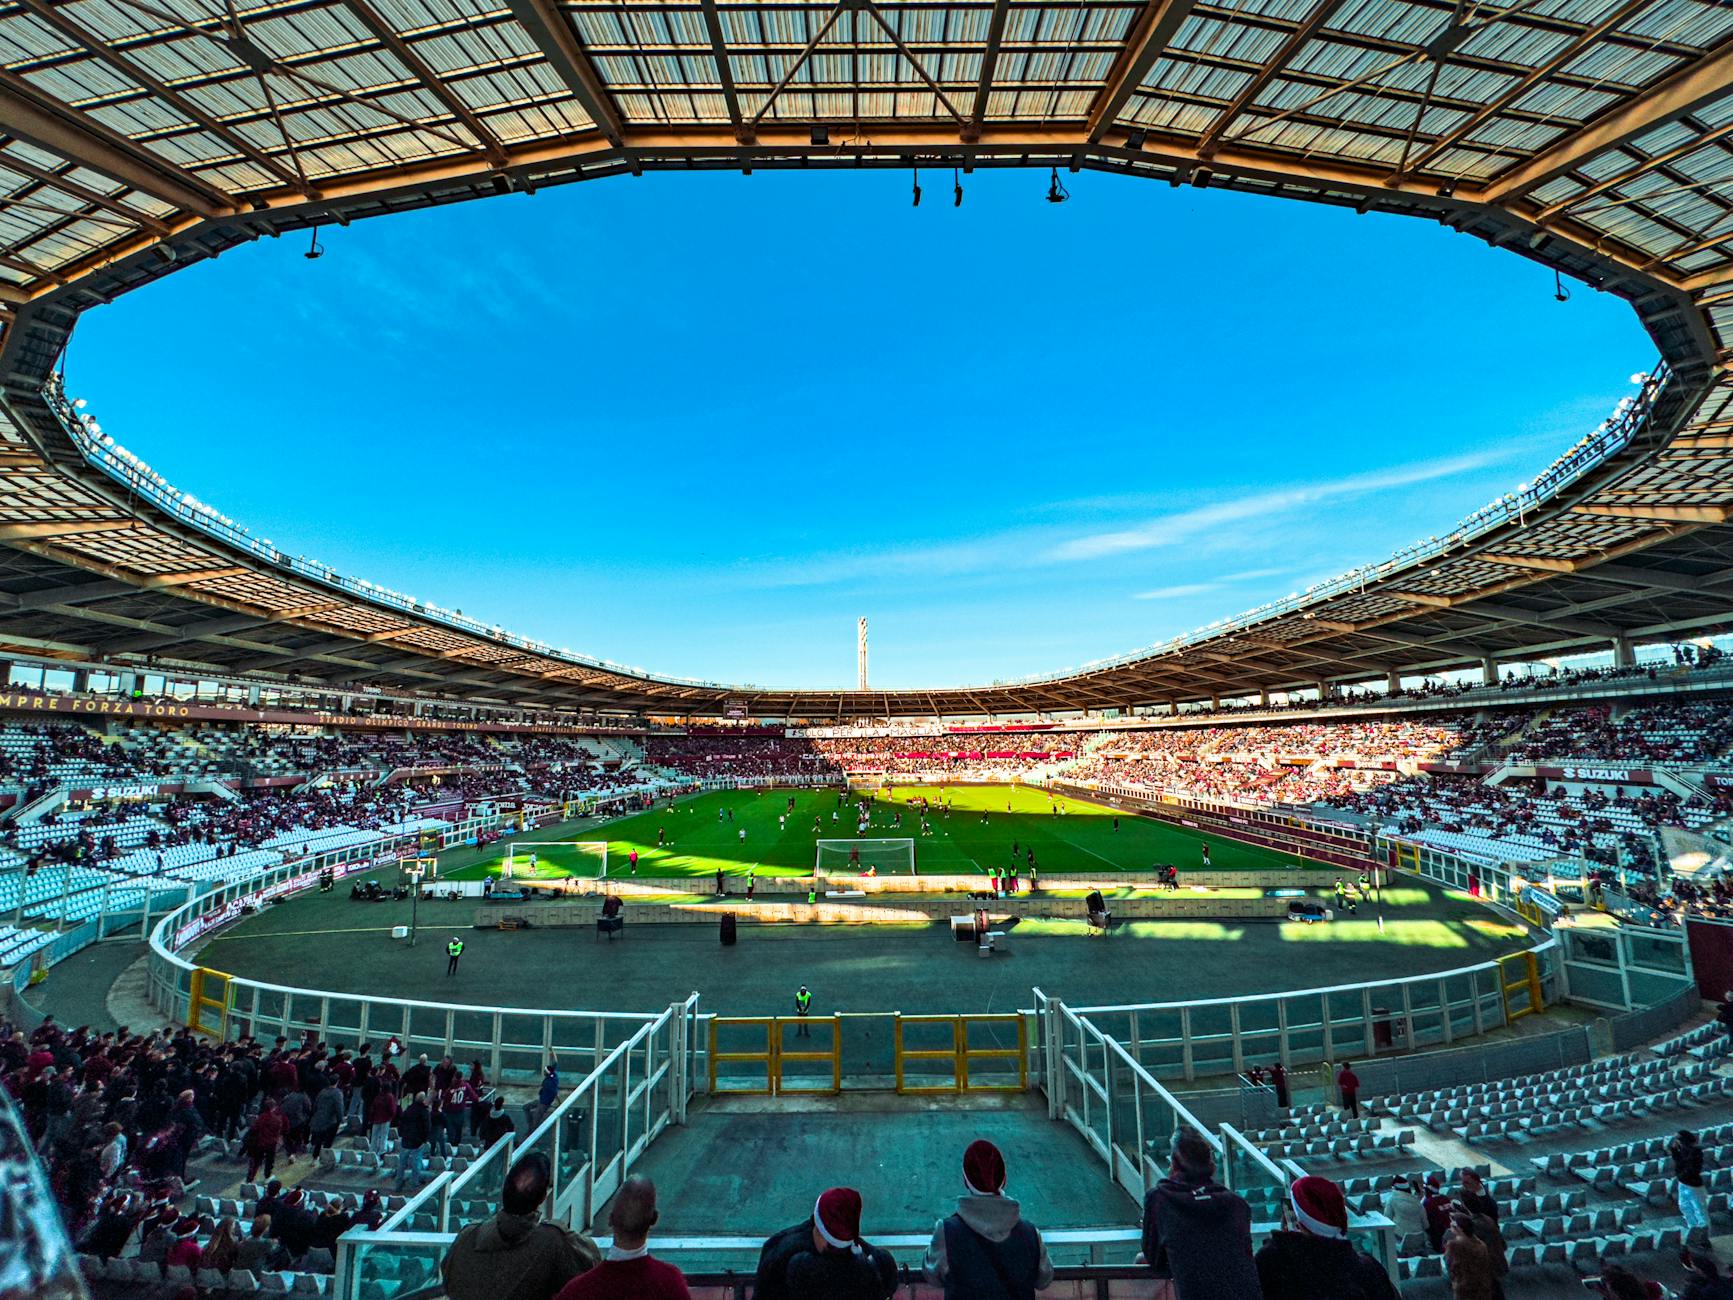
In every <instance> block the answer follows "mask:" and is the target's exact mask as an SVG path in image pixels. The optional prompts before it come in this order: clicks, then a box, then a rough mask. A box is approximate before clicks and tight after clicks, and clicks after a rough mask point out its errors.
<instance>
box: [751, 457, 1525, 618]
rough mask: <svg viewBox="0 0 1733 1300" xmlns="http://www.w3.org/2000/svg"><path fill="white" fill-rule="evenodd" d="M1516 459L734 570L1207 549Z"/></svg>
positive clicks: (812, 573)
mask: <svg viewBox="0 0 1733 1300" xmlns="http://www.w3.org/2000/svg"><path fill="white" fill-rule="evenodd" d="M1511 454H1512V453H1511V451H1510V450H1509V449H1508V448H1505V449H1501V450H1499V451H1492V452H1480V453H1475V454H1473V455H1465V456H1456V457H1451V458H1449V459H1444V460H1430V461H1422V462H1419V463H1417V464H1414V465H1399V466H1393V467H1391V468H1388V469H1381V470H1370V471H1367V472H1365V473H1361V474H1351V475H1347V476H1344V477H1342V478H1338V479H1329V480H1325V481H1323V482H1319V483H1302V484H1297V485H1295V486H1293V487H1285V488H1277V489H1273V490H1268V491H1263V492H1254V493H1251V494H1249V495H1246V496H1242V497H1236V498H1230V499H1228V500H1225V501H1217V502H1213V503H1211V504H1209V505H1205V506H1198V507H1196V508H1194V509H1191V510H1183V511H1178V512H1176V513H1173V514H1169V515H1159V516H1156V517H1155V518H1153V519H1149V520H1146V521H1145V522H1143V523H1140V524H1137V525H1135V526H1133V527H1130V528H1121V529H1115V530H1113V531H1110V532H1099V533H1087V534H1083V535H1081V536H1078V535H1071V536H1067V535H1066V534H1065V533H1064V532H1063V531H1062V530H1061V529H1060V528H1058V527H1056V526H1052V527H1036V528H1025V529H1019V530H1016V531H1010V532H1002V533H994V534H990V535H987V536H984V537H975V538H964V539H959V540H957V541H952V542H936V543H932V544H921V543H914V544H911V545H908V546H895V547H884V548H879V549H876V550H874V549H862V550H855V551H841V552H831V553H829V554H825V555H812V556H803V557H799V558H775V559H772V558H764V559H758V558H755V557H745V556H743V557H742V558H741V561H740V562H739V563H738V564H737V565H735V567H734V570H733V576H734V579H735V581H736V582H737V583H739V585H741V586H743V587H749V588H775V587H816V586H831V585H836V584H839V583H846V582H857V581H867V580H874V579H879V580H882V579H884V578H887V577H890V578H921V579H933V578H944V577H960V576H963V575H965V574H971V573H983V572H992V573H1002V572H1007V571H1010V570H1015V569H1030V568H1036V567H1044V566H1048V565H1053V564H1067V563H1074V562H1077V561H1087V560H1101V559H1105V558H1108V557H1111V556H1115V555H1125V554H1131V553H1135V552H1138V551H1149V550H1155V549H1157V548H1159V547H1164V546H1176V545H1179V544H1181V543H1192V544H1194V545H1196V544H1201V543H1204V542H1207V541H1208V540H1209V539H1210V538H1211V537H1212V536H1214V535H1225V534H1223V533H1222V530H1224V529H1226V528H1227V527H1228V526H1230V525H1239V526H1240V527H1241V528H1245V527H1249V526H1250V525H1251V524H1252V523H1254V522H1256V523H1259V524H1267V523H1269V522H1270V521H1271V520H1274V519H1276V518H1279V517H1280V516H1281V515H1283V514H1291V513H1292V512H1293V511H1295V510H1298V509H1301V508H1304V507H1308V506H1317V505H1321V504H1323V503H1325V502H1328V501H1332V500H1336V499H1340V498H1343V497H1348V496H1355V495H1363V494H1365V493H1369V492H1380V491H1390V490H1393V489H1396V488H1402V487H1412V486H1415V485H1417V484H1421V483H1429V482H1432V481H1434V480H1437V479H1442V478H1448V477H1450V476H1452V475H1456V474H1466V473H1468V472H1470V471H1473V470H1477V469H1483V468H1485V467H1486V466H1488V465H1493V464H1497V463H1499V462H1500V461H1504V460H1508V459H1510V457H1511ZM1217 581H1220V580H1219V579H1218V580H1217ZM1188 585H1189V584H1188ZM1194 594H1196V593H1194ZM1151 599H1156V597H1151Z"/></svg>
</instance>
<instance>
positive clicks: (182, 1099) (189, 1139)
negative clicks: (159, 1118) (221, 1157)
mask: <svg viewBox="0 0 1733 1300" xmlns="http://www.w3.org/2000/svg"><path fill="white" fill-rule="evenodd" d="M70 1113H71V1111H70V1110H69V1111H68V1114H70ZM169 1123H171V1124H173V1125H174V1127H175V1156H174V1164H175V1175H176V1176H177V1177H179V1178H183V1179H184V1178H185V1177H186V1176H187V1161H188V1160H189V1159H190V1158H191V1157H192V1154H193V1152H194V1151H196V1150H198V1145H199V1141H200V1139H201V1138H203V1137H204V1135H205V1133H206V1131H207V1130H206V1128H205V1118H204V1116H203V1115H201V1114H199V1108H198V1106H197V1105H195V1104H194V1101H193V1090H192V1089H191V1088H188V1089H186V1090H185V1091H183V1092H182V1093H181V1094H180V1095H179V1096H178V1097H176V1098H175V1108H174V1110H173V1112H172V1113H171V1114H170V1115H169Z"/></svg>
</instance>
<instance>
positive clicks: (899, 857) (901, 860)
mask: <svg viewBox="0 0 1733 1300" xmlns="http://www.w3.org/2000/svg"><path fill="white" fill-rule="evenodd" d="M812 866H813V874H814V875H819V876H859V875H864V874H865V873H866V872H867V870H868V869H869V868H876V869H877V872H878V874H879V875H881V876H885V875H891V874H893V873H894V874H897V875H911V876H912V875H914V874H915V842H914V841H913V840H893V839H865V838H862V839H853V840H819V841H818V852H817V857H816V860H815V861H814V862H813V864H812Z"/></svg>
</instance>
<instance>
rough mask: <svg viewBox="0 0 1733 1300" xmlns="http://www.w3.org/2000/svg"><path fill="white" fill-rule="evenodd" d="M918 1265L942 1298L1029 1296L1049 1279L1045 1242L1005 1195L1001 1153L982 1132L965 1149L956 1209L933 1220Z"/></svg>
mask: <svg viewBox="0 0 1733 1300" xmlns="http://www.w3.org/2000/svg"><path fill="white" fill-rule="evenodd" d="M921 1271H922V1272H923V1273H925V1274H926V1277H927V1281H929V1282H931V1283H933V1285H935V1286H942V1287H944V1288H945V1300H1032V1297H1033V1296H1034V1295H1035V1293H1036V1292H1037V1291H1040V1290H1042V1289H1043V1288H1044V1287H1046V1286H1049V1285H1050V1284H1051V1283H1052V1281H1053V1261H1052V1260H1051V1259H1049V1258H1048V1257H1047V1243H1046V1242H1044V1241H1042V1240H1041V1234H1040V1233H1039V1232H1037V1231H1036V1230H1035V1228H1034V1226H1033V1225H1032V1224H1028V1223H1025V1222H1024V1221H1023V1218H1022V1215H1021V1212H1020V1210H1019V1207H1018V1205H1017V1202H1016V1201H1014V1200H1013V1199H1012V1198H1011V1197H1009V1196H1007V1195H1005V1158H1004V1156H1002V1155H1000V1154H999V1148H998V1147H996V1146H994V1145H993V1144H992V1143H991V1142H988V1141H986V1140H985V1139H984V1138H983V1139H977V1140H976V1141H974V1142H971V1143H970V1144H969V1149H968V1150H967V1151H965V1152H963V1194H962V1195H961V1196H959V1197H958V1198H957V1212H956V1213H955V1214H953V1215H951V1216H950V1217H949V1218H945V1219H940V1220H939V1221H938V1223H937V1224H935V1225H934V1227H933V1239H932V1241H931V1242H929V1243H928V1245H927V1257H926V1260H925V1262H924V1263H923V1265H922V1269H921Z"/></svg>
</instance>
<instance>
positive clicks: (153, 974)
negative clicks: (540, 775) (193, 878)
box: [147, 819, 656, 1081]
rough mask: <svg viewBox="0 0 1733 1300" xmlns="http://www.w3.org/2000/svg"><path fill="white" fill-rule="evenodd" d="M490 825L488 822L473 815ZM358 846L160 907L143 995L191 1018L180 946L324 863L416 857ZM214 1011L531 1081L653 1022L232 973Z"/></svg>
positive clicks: (234, 1021)
mask: <svg viewBox="0 0 1733 1300" xmlns="http://www.w3.org/2000/svg"><path fill="white" fill-rule="evenodd" d="M481 820H483V821H491V820H494V819H481ZM474 829H476V827H475V826H473V825H472V824H471V823H467V822H466V823H463V824H462V825H460V826H458V827H455V828H453V829H451V830H449V831H447V832H445V833H444V836H443V838H444V840H445V841H446V844H447V845H449V844H452V843H457V842H461V841H462V840H463V839H464V838H466V837H467V836H468V835H469V834H471V833H473V831H474ZM361 851H364V852H365V853H366V854H367V855H368V856H367V857H365V858H356V857H354V856H352V855H353V854H354V853H356V852H357V850H354V849H344V850H335V851H333V852H331V853H329V854H315V855H312V856H311V857H308V858H304V859H300V860H298V861H295V862H288V863H284V864H282V865H280V866H277V867H272V868H270V869H268V870H266V871H264V872H262V873H261V874H259V875H257V876H254V877H251V878H249V879H247V880H245V881H240V882H233V883H230V884H226V885H222V886H219V887H217V888H215V889H213V890H211V892H209V893H207V894H203V895H201V896H199V897H197V898H194V899H192V900H191V901H190V902H187V903H184V904H182V905H181V906H180V907H177V908H175V909H173V910H172V911H170V912H168V913H167V914H165V915H164V916H162V917H161V919H159V920H158V922H157V923H156V926H155V927H154V929H152V930H151V931H150V954H149V964H148V967H147V970H148V980H147V992H148V996H149V998H150V1001H151V1004H152V1005H153V1006H155V1007H156V1008H157V1009H158V1010H159V1011H161V1012H162V1013H163V1015H164V1017H165V1018H166V1019H169V1020H172V1021H174V1022H176V1023H180V1024H186V1023H189V1021H190V1018H191V1016H192V1013H193V1010H194V1008H193V998H194V984H195V979H196V978H197V975H198V971H199V969H200V967H199V966H198V965H197V963H195V962H192V961H189V960H187V959H186V958H185V957H183V956H181V955H180V949H182V948H184V947H185V946H187V945H188V944H190V943H192V942H194V941H195V940H197V939H201V938H205V937H207V936H208V935H210V934H211V933H213V932H214V931H216V930H217V929H219V928H221V927H222V926H224V925H227V924H229V923H230V922H232V921H234V920H237V919H239V918H240V916H241V915H242V914H243V913H244V911H245V910H246V909H247V908H248V907H249V906H259V905H262V904H264V903H266V902H268V901H270V900H271V899H273V898H276V897H283V896H286V895H288V894H289V893H293V892H295V891H297V890H299V889H304V888H308V887H311V886H312V885H313V884H314V883H315V882H316V881H317V879H318V874H319V872H320V870H321V869H322V868H323V867H325V866H332V867H333V868H334V869H337V870H339V871H345V872H350V873H359V872H361V871H366V870H378V869H389V868H390V867H392V866H394V865H395V863H396V860H397V858H398V857H399V855H401V854H402V853H404V852H410V853H415V852H419V851H420V849H419V838H418V836H416V835H406V836H400V837H393V838H392V839H390V840H387V841H383V842H380V843H374V844H369V845H366V846H363V848H362V850H361ZM224 985H225V987H224V997H225V1001H224V1004H223V1005H222V1007H221V1008H212V1007H207V1009H206V1010H207V1012H208V1013H209V1014H211V1015H216V1014H218V1013H219V1012H220V1020H221V1023H222V1026H223V1032H224V1033H225V1035H226V1036H230V1037H233V1036H236V1035H239V1034H242V1033H247V1034H252V1035H253V1036H254V1037H274V1036H276V1035H278V1034H281V1035H283V1036H285V1037H289V1038H298V1037H300V1036H301V1035H302V1034H303V1033H306V1032H308V1031H312V1032H313V1033H315V1034H317V1035H318V1036H319V1037H320V1038H323V1039H325V1040H326V1041H328V1042H332V1043H352V1044H356V1045H359V1044H360V1043H364V1042H370V1041H371V1042H380V1041H383V1040H385V1039H387V1038H392V1037H395V1038H396V1039H397V1040H398V1042H399V1044H400V1045H401V1046H402V1047H403V1049H404V1051H405V1052H406V1053H408V1054H409V1055H410V1056H414V1055H415V1054H416V1053H418V1052H426V1053H428V1054H429V1055H431V1056H452V1057H462V1058H465V1059H480V1060H482V1061H484V1062H485V1064H486V1068H487V1070H488V1072H489V1076H490V1077H493V1078H500V1079H506V1080H512V1079H517V1080H526V1081H528V1080H534V1079H536V1078H539V1077H540V1075H541V1072H542V1069H543V1067H544V1066H545V1065H546V1064H547V1063H548V1062H549V1061H551V1060H553V1061H559V1062H560V1063H561V1064H563V1065H564V1066H566V1067H567V1068H568V1069H569V1068H570V1067H571V1066H572V1065H573V1064H574V1063H575V1064H577V1065H579V1066H581V1067H582V1068H584V1069H585V1070H589V1069H591V1068H594V1066H595V1065H596V1064H597V1063H598V1062H600V1061H602V1060H603V1059H605V1058H606V1057H607V1056H608V1054H609V1053H610V1052H612V1051H613V1050H614V1049H616V1048H617V1047H619V1046H620V1045H621V1044H622V1043H624V1042H626V1041H627V1040H629V1039H630V1038H632V1037H633V1035H635V1034H636V1033H637V1032H638V1030H639V1029H640V1028H641V1027H642V1026H644V1025H645V1024H648V1023H650V1022H651V1021H653V1020H655V1019H656V1017H655V1016H654V1015H652V1014H647V1013H640V1012H624V1011H568V1010H554V1009H535V1008H525V1009H521V1010H519V1009H509V1008H502V1007H489V1006H478V1005H472V1004H466V1003H449V1002H423V1001H417V1000H415V999H408V998H401V997H390V996H368V995H365V994H349V993H333V992H330V991H327V990H324V989H309V988H300V987H296V986H292V985H286V984H273V983H270V982H267V981H264V980H254V979H247V978H243V977H240V976H231V977H229V978H228V979H227V980H226V981H224Z"/></svg>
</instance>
